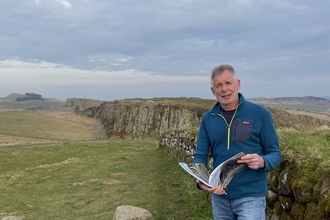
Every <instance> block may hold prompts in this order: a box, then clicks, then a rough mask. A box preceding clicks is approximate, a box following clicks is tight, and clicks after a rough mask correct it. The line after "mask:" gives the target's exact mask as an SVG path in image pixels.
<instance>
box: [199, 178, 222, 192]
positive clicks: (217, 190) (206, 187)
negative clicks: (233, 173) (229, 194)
mask: <svg viewBox="0 0 330 220" xmlns="http://www.w3.org/2000/svg"><path fill="white" fill-rule="evenodd" d="M197 184H198V186H199V188H201V189H202V190H205V191H207V192H209V193H214V194H218V195H222V194H226V191H225V190H224V189H223V187H222V185H221V184H219V185H218V187H216V188H212V187H208V186H207V185H205V184H204V183H202V182H201V181H199V180H197Z"/></svg>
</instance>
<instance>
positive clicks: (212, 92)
mask: <svg viewBox="0 0 330 220" xmlns="http://www.w3.org/2000/svg"><path fill="white" fill-rule="evenodd" d="M211 91H212V93H213V95H214V96H215V93H214V89H213V87H212V86H211Z"/></svg>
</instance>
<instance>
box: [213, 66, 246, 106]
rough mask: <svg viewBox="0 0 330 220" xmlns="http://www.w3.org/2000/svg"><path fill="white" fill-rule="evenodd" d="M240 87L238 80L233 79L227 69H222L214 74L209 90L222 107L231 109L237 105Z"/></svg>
mask: <svg viewBox="0 0 330 220" xmlns="http://www.w3.org/2000/svg"><path fill="white" fill-rule="evenodd" d="M240 87H241V82H240V80H239V79H235V78H234V76H233V74H232V73H231V72H230V71H229V70H224V71H223V72H221V73H220V74H216V75H215V76H214V78H213V85H212V87H211V90H212V93H213V95H214V96H215V97H216V98H217V100H218V101H219V103H220V105H221V107H222V108H223V109H225V110H233V109H235V108H236V107H237V106H238V102H239V98H238V91H239V89H240Z"/></svg>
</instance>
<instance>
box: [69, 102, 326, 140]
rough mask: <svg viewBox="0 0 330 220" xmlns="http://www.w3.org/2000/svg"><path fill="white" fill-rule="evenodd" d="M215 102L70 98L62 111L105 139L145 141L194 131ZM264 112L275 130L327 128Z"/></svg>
mask: <svg viewBox="0 0 330 220" xmlns="http://www.w3.org/2000/svg"><path fill="white" fill-rule="evenodd" d="M215 103H216V101H215V100H204V99H199V98H153V99H125V100H118V101H113V102H101V101H97V100H89V99H76V98H70V99H67V100H66V103H65V105H64V107H63V110H64V111H71V112H75V113H76V114H79V115H84V116H86V117H92V118H96V119H99V121H100V123H99V125H102V128H103V130H104V133H105V137H107V138H121V139H122V138H148V137H158V136H159V135H160V134H161V133H163V132H164V131H166V130H168V129H187V128H198V127H199V124H200V121H201V118H202V116H203V114H204V113H205V112H206V111H207V110H209V109H210V108H211V107H212V106H213V105H214V104H215ZM268 109H269V110H270V112H271V114H272V117H273V119H274V122H275V127H277V128H280V127H281V128H293V129H295V130H306V129H307V130H308V129H315V128H318V127H320V126H322V125H327V126H329V125H330V123H329V122H325V121H323V120H320V119H318V118H315V117H311V116H306V115H293V114H290V113H288V112H287V111H285V110H282V109H275V108H268Z"/></svg>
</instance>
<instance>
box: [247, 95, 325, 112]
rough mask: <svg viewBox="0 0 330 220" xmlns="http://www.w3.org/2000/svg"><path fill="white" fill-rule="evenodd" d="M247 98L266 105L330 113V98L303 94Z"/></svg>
mask: <svg viewBox="0 0 330 220" xmlns="http://www.w3.org/2000/svg"><path fill="white" fill-rule="evenodd" d="M249 100H250V101H252V102H255V103H258V104H262V105H265V106H268V107H275V108H283V109H291V110H301V111H312V112H325V113H330V100H329V99H327V98H319V97H313V96H304V97H281V98H250V99H249Z"/></svg>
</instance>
